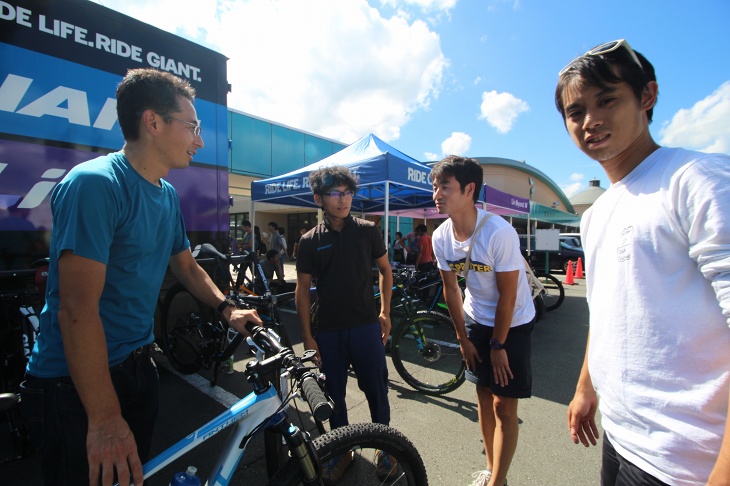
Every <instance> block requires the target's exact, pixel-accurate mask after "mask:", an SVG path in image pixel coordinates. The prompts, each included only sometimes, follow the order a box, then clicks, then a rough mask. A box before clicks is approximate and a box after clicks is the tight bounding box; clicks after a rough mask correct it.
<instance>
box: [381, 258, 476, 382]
mask: <svg viewBox="0 0 730 486" xmlns="http://www.w3.org/2000/svg"><path fill="white" fill-rule="evenodd" d="M414 275H415V274H414V273H413V272H412V271H410V270H394V272H393V284H394V286H393V293H392V296H391V306H390V309H391V310H390V319H391V322H392V323H393V329H392V331H391V339H390V356H391V358H392V360H393V365H394V366H395V369H396V371H397V372H398V374H399V375H400V376H401V378H403V380H405V382H406V383H408V384H409V385H410V386H412V387H413V388H415V389H416V390H418V391H420V392H422V393H425V394H427V395H442V394H444V393H449V392H451V391H453V390H455V389H457V388H458V387H459V386H461V384H462V383H464V371H465V369H466V364H465V363H464V360H463V358H462V356H461V348H460V347H459V340H458V339H457V337H456V330H455V329H454V323H453V321H452V320H451V318H450V317H449V316H448V315H446V314H443V313H440V312H437V311H432V310H424V309H422V308H420V306H422V305H423V304H420V302H419V299H417V298H415V297H414V294H415V293H417V292H418V290H420V289H417V288H414V284H415V282H416V281H415V278H414ZM377 297H379V294H376V298H377Z"/></svg>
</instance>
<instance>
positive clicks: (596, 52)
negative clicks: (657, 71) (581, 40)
mask: <svg viewBox="0 0 730 486" xmlns="http://www.w3.org/2000/svg"><path fill="white" fill-rule="evenodd" d="M622 47H623V48H624V49H625V50H626V52H628V53H629V55H630V56H631V59H632V60H633V61H634V62H635V63H636V65H637V66H639V69H641V70H643V69H644V66H642V65H641V61H640V60H639V56H637V55H636V53H635V52H634V50H633V49H632V48H631V46H630V45H629V43H628V41H627V40H626V39H618V40H615V41H611V42H606V43H604V44H601V45H598V46H596V47H594V48H593V49H591V50H590V51H588V52H586V53H585V54H583V55H582V56H578V57H576V58H575V59H573V60H572V61H570V62H569V63H568V64H566V65H565V67H564V68H563V69H561V70H560V72H559V73H558V76H562V75H563V74H565V72H566V71H567V70H568V69H569V68H570V66H571V65H572V64H573V63H574V62H575V61H576V60H578V59H580V58H581V57H586V56H602V55H604V54H608V53H609V52H613V51H615V50H618V49H620V48H622Z"/></svg>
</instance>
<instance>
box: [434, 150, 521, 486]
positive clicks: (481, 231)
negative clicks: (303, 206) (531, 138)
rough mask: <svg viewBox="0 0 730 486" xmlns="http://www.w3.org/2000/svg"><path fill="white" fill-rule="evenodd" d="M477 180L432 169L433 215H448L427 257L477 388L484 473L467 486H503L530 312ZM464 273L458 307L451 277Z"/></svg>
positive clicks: (462, 170) (444, 167)
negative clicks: (432, 259)
mask: <svg viewBox="0 0 730 486" xmlns="http://www.w3.org/2000/svg"><path fill="white" fill-rule="evenodd" d="M483 177H484V174H483V172H482V167H481V166H480V165H479V163H478V162H477V161H476V160H474V159H468V158H465V157H458V156H454V155H452V156H449V157H446V158H445V159H443V160H441V161H439V162H437V163H436V164H435V165H434V166H433V168H432V169H431V179H432V181H433V200H434V202H435V203H436V208H437V209H438V212H439V214H448V215H449V218H448V219H447V220H446V221H445V222H444V223H443V224H442V225H441V226H439V227H438V228H437V229H436V231H434V234H433V249H434V252H435V253H436V259H437V261H438V267H439V270H440V271H441V279H442V280H443V282H444V300H445V301H446V305H447V307H448V309H449V314H450V315H451V319H453V321H454V328H455V330H456V336H457V338H458V339H459V345H460V348H461V353H462V355H463V356H464V361H465V362H466V365H467V367H468V369H469V372H470V373H469V376H471V377H472V380H470V381H473V380H475V381H476V392H477V404H478V408H479V413H478V417H479V426H480V429H481V433H482V439H483V441H484V449H485V453H486V456H487V457H486V459H487V469H485V470H482V471H477V472H475V473H474V474H473V475H472V477H474V478H475V479H474V482H473V483H472V485H473V486H486V485H489V486H497V485H500V486H501V485H502V484H507V472H508V470H509V467H510V465H511V463H512V457H513V456H514V453H515V451H516V450H517V439H518V436H519V418H518V417H517V406H518V402H519V399H520V398H529V397H530V396H531V395H532V330H533V327H534V325H535V321H534V319H535V307H534V306H533V303H532V294H531V292H530V285H529V283H528V281H527V276H526V273H525V266H524V265H525V264H524V259H523V258H522V254H521V253H520V243H519V239H518V237H517V232H516V231H515V229H514V228H513V227H512V226H511V225H510V224H509V223H508V222H507V221H505V220H504V219H503V218H501V217H499V216H494V215H492V214H490V213H487V212H486V211H484V210H482V209H477V208H476V207H475V206H474V204H475V203H476V202H477V197H478V194H479V189H480V188H481V187H482V180H483ZM467 255H468V256H469V267H468V268H465V267H466V260H467ZM464 272H468V273H467V275H466V292H465V298H464V300H463V302H462V296H461V289H460V287H459V284H458V282H457V275H458V274H459V273H462V274H463V273H464Z"/></svg>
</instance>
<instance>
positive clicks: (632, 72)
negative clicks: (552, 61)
mask: <svg viewBox="0 0 730 486" xmlns="http://www.w3.org/2000/svg"><path fill="white" fill-rule="evenodd" d="M634 54H636V57H638V58H639V61H641V67H639V65H638V64H636V61H634V59H633V58H632V57H631V54H630V53H629V52H628V51H626V49H624V48H620V49H616V50H615V51H611V52H607V53H605V54H600V55H585V56H581V57H579V58H577V59H574V60H573V61H572V62H571V63H570V64H569V65H568V66H567V67H566V70H565V72H564V73H563V74H561V75H560V78H559V79H558V85H557V87H556V88H555V106H556V107H557V109H558V111H559V112H560V116H562V117H563V121H565V106H564V105H563V93H564V92H565V89H566V88H567V87H568V86H570V85H571V84H574V83H579V84H582V85H584V86H594V87H597V88H602V89H605V88H608V87H609V85H611V84H618V83H621V82H624V83H626V84H628V85H629V86H630V87H631V91H633V92H634V96H636V99H638V100H639V102H641V95H642V93H643V92H644V88H646V85H647V84H649V82H650V81H656V73H655V72H654V66H652V65H651V63H650V62H649V61H648V60H647V59H646V58H645V57H644V56H643V55H642V54H641V53H640V52H638V51H634ZM646 116H647V118H648V119H649V123H651V120H652V118H653V116H654V107H652V108H651V109H649V110H647V111H646Z"/></svg>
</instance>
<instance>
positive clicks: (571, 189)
mask: <svg viewBox="0 0 730 486" xmlns="http://www.w3.org/2000/svg"><path fill="white" fill-rule="evenodd" d="M583 179H585V175H583V174H580V173H578V172H573V173H572V174H570V180H571V181H573V182H571V183H570V184H560V189H561V190H562V191H563V193H564V194H565V195H566V196H567V197H571V196H573V195H574V194H577V193H579V192H580V191H582V190H583Z"/></svg>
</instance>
